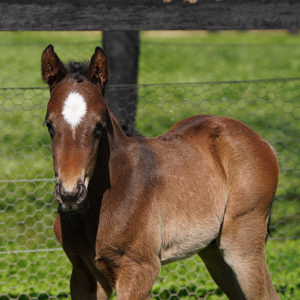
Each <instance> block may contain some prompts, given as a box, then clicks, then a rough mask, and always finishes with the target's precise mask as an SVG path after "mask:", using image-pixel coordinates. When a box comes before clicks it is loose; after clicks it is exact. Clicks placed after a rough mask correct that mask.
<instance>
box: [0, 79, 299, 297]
mask: <svg viewBox="0 0 300 300" xmlns="http://www.w3.org/2000/svg"><path fill="white" fill-rule="evenodd" d="M110 89H111V91H114V93H117V92H118V91H120V95H122V94H124V93H125V94H126V91H128V92H130V91H131V90H132V88H131V87H130V86H115V87H114V86H112V87H110ZM137 90H138V107H137V113H136V121H135V125H136V129H137V130H138V132H139V133H141V134H144V135H148V136H156V135H159V134H161V133H163V132H165V131H167V129H168V128H170V126H172V124H174V123H175V122H176V121H178V120H180V119H183V118H185V117H188V116H191V115H194V114H213V115H225V116H229V117H233V118H236V119H239V120H240V121H242V122H244V123H246V124H247V125H249V126H250V127H251V128H253V129H254V130H255V131H257V132H258V133H259V134H260V135H261V136H263V137H264V138H265V139H267V140H268V141H269V142H270V143H271V144H272V145H273V146H274V148H275V149H276V151H277V153H278V157H279V162H280V169H281V171H280V182H279V188H278V191H277V196H276V200H275V203H274V208H273V211H272V222H271V233H272V236H271V239H270V240H269V242H268V244H267V248H266V256H267V261H268V265H269V269H270V273H271V277H272V279H273V281H274V284H275V287H276V289H277V290H278V291H279V292H280V295H281V299H297V297H299V298H300V281H299V278H300V266H299V258H298V257H297V255H299V247H298V248H297V247H296V245H297V243H298V242H299V239H300V222H299V221H300V201H299V200H300V185H299V174H300V168H299V165H300V154H299V153H300V102H299V98H300V79H285V80H260V81H240V82H211V83H193V84H161V85H140V86H138V87H137ZM48 97H49V92H48V90H46V89H44V88H28V89H21V88H14V89H9V88H8V89H0V101H1V104H2V107H1V118H0V129H1V136H0V141H1V148H0V167H1V170H2V172H1V173H0V209H1V214H0V269H1V273H0V299H1V300H6V299H20V300H29V299H39V300H41V299H69V278H70V273H71V266H70V263H69V262H68V260H67V258H66V257H65V254H64V252H63V251H62V250H61V248H60V246H59V245H58V243H57V241H56V239H55V238H54V234H53V230H52V224H53V221H54V217H55V214H56V209H57V204H56V201H55V200H54V197H53V190H54V179H53V170H52V156H51V149H50V140H49V137H48V132H47V130H46V129H45V128H43V121H44V117H45V113H46V105H47V101H48ZM111 108H112V110H113V111H114V112H115V114H123V115H125V116H127V115H128V110H127V105H123V106H122V107H114V105H113V104H112V107H111ZM130 111H132V110H130ZM128 117H130V118H133V117H134V116H128ZM297 249H298V250H297ZM297 251H298V252H297ZM153 298H154V299H173V300H174V299H226V297H225V295H224V294H223V293H222V291H221V290H220V289H218V288H217V286H216V285H215V284H214V282H213V281H212V279H211V277H210V275H209V274H208V272H207V271H206V269H205V267H204V265H203V263H202V262H201V260H200V258H198V257H192V258H190V259H188V260H185V261H181V262H178V263H172V264H170V265H168V266H165V267H163V268H162V270H161V272H160V275H159V278H158V279H157V281H156V283H155V285H154V288H153Z"/></svg>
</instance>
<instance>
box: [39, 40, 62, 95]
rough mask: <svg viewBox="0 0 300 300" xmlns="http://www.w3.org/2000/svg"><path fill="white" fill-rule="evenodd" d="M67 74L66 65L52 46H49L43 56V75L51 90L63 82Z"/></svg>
mask: <svg viewBox="0 0 300 300" xmlns="http://www.w3.org/2000/svg"><path fill="white" fill-rule="evenodd" d="M66 74H67V71H66V68H65V66H64V64H63V63H62V62H61V60H60V59H59V57H58V56H57V54H56V53H55V52H54V48H53V46H52V45H49V46H48V47H47V48H46V49H45V50H44V52H43V54H42V75H43V79H44V80H45V82H47V83H48V85H49V87H50V90H51V89H52V88H53V87H54V85H55V84H56V83H58V82H59V81H61V80H62V79H63V78H64V77H65V76H66Z"/></svg>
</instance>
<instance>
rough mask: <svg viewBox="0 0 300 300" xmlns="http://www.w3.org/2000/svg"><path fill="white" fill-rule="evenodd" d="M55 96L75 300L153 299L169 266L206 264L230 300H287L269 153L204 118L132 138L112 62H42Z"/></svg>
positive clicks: (99, 58)
mask: <svg viewBox="0 0 300 300" xmlns="http://www.w3.org/2000/svg"><path fill="white" fill-rule="evenodd" d="M42 74H43V78H44V80H45V81H46V82H47V83H48V85H49V87H50V92H51V97H50V101H49V103H48V108H47V115H46V119H45V124H46V125H47V127H48V129H49V133H50V136H51V144H52V152H53V165H54V171H55V176H56V180H57V184H56V187H55V197H56V199H57V200H58V202H59V210H58V214H57V217H56V220H55V223H54V230H55V233H56V236H57V238H58V240H59V242H60V243H61V245H62V247H63V249H64V251H65V252H66V254H67V256H68V258H69V259H70V261H71V263H72V265H73V271H72V275H71V296H72V299H73V300H96V299H98V300H100V299H108V298H109V297H110V296H111V294H112V291H113V290H115V291H116V294H117V297H118V299H119V300H125V299H128V300H129V299H130V300H132V299H151V289H152V285H153V283H154V282H155V280H156V277H157V275H158V273H159V270H160V268H161V265H162V264H166V263H169V262H172V261H177V260H180V259H183V258H186V257H189V256H191V255H193V254H196V253H197V254H199V255H200V257H201V258H202V259H203V261H204V263H205V265H206V267H207V269H208V270H209V272H210V274H211V276H212V277H213V279H214V280H215V282H216V283H217V284H218V286H219V287H220V288H221V289H222V290H223V291H224V292H225V293H226V295H227V296H228V297H229V299H234V300H239V299H248V300H250V299H251V300H258V299H270V300H274V299H279V297H278V295H277V293H276V291H275V289H274V287H273V284H272V281H271V278H270V275H269V272H268V269H267V265H266V261H265V254H264V246H265V239H266V235H267V228H268V220H269V216H270V210H271V206H272V202H273V198H274V195H275V191H276V187H277V181H278V172H279V169H278V162H277V158H276V155H275V153H274V151H273V150H272V148H271V147H270V145H269V144H268V143H267V142H266V141H265V140H263V139H262V138H261V137H260V136H259V135H258V134H256V133H255V132H254V131H252V130H251V129H250V128H249V127H247V126H246V125H244V124H242V123H241V122H239V121H236V120H233V119H230V118H225V117H215V116H208V115H199V116H194V117H191V118H188V119H185V120H182V121H180V122H179V123H177V124H175V125H174V126H173V127H172V128H171V129H170V130H169V131H168V132H167V133H166V134H163V135H161V136H158V137H156V138H147V137H140V136H139V137H127V136H126V135H125V134H124V133H123V131H122V129H121V127H120V125H119V124H118V122H117V120H116V119H115V117H114V116H113V115H112V113H111V112H110V110H109V109H108V107H107V104H106V102H105V100H104V92H105V87H106V85H107V80H108V64H107V59H106V55H105V54H104V52H103V51H102V50H101V49H100V48H96V50H95V53H94V55H93V56H92V58H91V61H90V64H80V63H71V64H69V65H68V66H65V65H64V64H63V63H62V62H61V61H60V59H59V58H58V56H57V55H56V53H55V52H54V49H53V46H51V45H49V46H48V47H47V48H46V49H45V51H44V52H43V55H42Z"/></svg>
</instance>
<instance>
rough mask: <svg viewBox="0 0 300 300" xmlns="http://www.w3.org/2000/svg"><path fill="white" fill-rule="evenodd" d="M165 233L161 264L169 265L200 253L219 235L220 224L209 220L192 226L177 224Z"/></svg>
mask: <svg viewBox="0 0 300 300" xmlns="http://www.w3.org/2000/svg"><path fill="white" fill-rule="evenodd" d="M174 225H175V224H173V229H171V230H170V228H168V229H169V231H168V232H166V231H165V234H164V239H163V242H162V246H161V252H160V255H161V263H162V264H167V263H170V262H173V261H178V260H181V259H184V258H187V257H190V256H192V255H194V254H196V253H199V252H200V251H201V250H202V249H204V248H206V247H207V246H208V245H209V244H210V243H211V242H212V241H213V240H215V239H216V238H217V236H218V234H219V230H220V224H219V222H218V221H217V220H215V221H212V220H207V221H205V220H204V221H203V222H201V223H200V222H198V223H194V224H193V225H192V224H177V226H174Z"/></svg>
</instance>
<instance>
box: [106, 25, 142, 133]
mask: <svg viewBox="0 0 300 300" xmlns="http://www.w3.org/2000/svg"><path fill="white" fill-rule="evenodd" d="M139 46H140V44H139V32H138V31H104V32H103V48H104V50H105V52H106V53H107V55H108V59H109V65H110V82H109V85H108V89H107V91H106V95H105V99H106V101H107V103H108V105H109V107H110V108H111V110H112V111H113V113H114V115H115V116H116V118H117V119H118V121H119V122H120V124H121V126H122V128H123V129H124V131H125V132H126V134H128V135H134V134H135V130H134V122H135V114H136V106H137V87H136V84H137V76H138V58H139ZM125 84H126V85H127V86H122V85H125ZM128 85H129V86H128Z"/></svg>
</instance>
